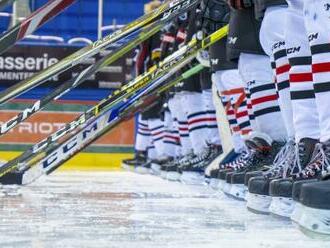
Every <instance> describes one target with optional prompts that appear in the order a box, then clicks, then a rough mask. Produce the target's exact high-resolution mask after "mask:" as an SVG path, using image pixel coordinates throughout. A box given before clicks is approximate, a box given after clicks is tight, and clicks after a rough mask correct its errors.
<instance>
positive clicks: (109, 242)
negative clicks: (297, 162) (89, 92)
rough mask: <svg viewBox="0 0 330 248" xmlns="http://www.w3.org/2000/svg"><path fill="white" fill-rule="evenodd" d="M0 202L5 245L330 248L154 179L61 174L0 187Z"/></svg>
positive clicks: (222, 199) (204, 193)
mask: <svg viewBox="0 0 330 248" xmlns="http://www.w3.org/2000/svg"><path fill="white" fill-rule="evenodd" d="M0 203H1V211H0V221H1V222H0V223H1V224H0V247H37V248H39V247H40V248H43V247H47V248H49V247H61V248H62V247H79V248H80V247H134V248H145V247H185V248H186V247H187V248H190V247H193V248H194V247H217V248H227V247H228V248H236V247H237V248H250V247H251V248H255V247H256V248H258V247H261V248H286V247H290V248H305V247H306V248H307V247H308V248H314V247H315V248H316V247H317V248H321V247H322V248H323V247H330V242H329V241H320V240H315V239H311V238H309V237H307V236H305V235H304V234H303V233H302V232H300V231H299V230H298V229H297V228H296V227H295V226H294V225H292V224H291V222H289V221H285V220H281V219H277V218H274V217H272V216H263V215H256V214H253V213H250V212H248V211H247V210H246V207H245V203H244V202H239V201H236V200H233V199H229V198H228V197H226V196H224V195H223V194H221V193H218V192H215V191H213V190H212V189H209V188H207V187H206V186H187V185H182V184H180V183H173V182H167V181H164V180H162V179H160V178H157V177H155V176H149V175H146V176H142V175H137V174H133V173H126V172H113V173H65V174H62V173H59V174H56V175H54V176H50V177H47V178H44V179H42V180H41V181H39V182H36V183H34V184H33V185H30V186H28V187H24V188H15V187H10V188H6V189H2V197H1V198H0Z"/></svg>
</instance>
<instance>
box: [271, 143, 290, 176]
mask: <svg viewBox="0 0 330 248" xmlns="http://www.w3.org/2000/svg"><path fill="white" fill-rule="evenodd" d="M294 161H295V144H294V142H293V141H291V140H290V141H288V142H287V143H286V144H285V146H283V147H282V149H281V150H280V151H279V153H278V154H277V155H276V157H275V159H274V162H273V166H272V168H270V170H268V171H267V172H266V177H273V176H277V175H280V174H282V175H283V177H284V178H285V177H286V176H287V175H286V174H287V171H288V170H289V168H290V167H292V165H293V164H294Z"/></svg>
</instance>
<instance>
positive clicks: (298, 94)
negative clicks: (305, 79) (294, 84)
mask: <svg viewBox="0 0 330 248" xmlns="http://www.w3.org/2000/svg"><path fill="white" fill-rule="evenodd" d="M290 95H291V100H303V99H313V98H315V93H314V90H301V91H291V92H290Z"/></svg>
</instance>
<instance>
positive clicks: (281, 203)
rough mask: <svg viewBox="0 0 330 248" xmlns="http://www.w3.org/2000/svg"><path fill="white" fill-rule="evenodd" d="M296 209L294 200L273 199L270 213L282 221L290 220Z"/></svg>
mask: <svg viewBox="0 0 330 248" xmlns="http://www.w3.org/2000/svg"><path fill="white" fill-rule="evenodd" d="M293 209H294V204H293V200H292V198H284V197H272V202H271V204H270V206H269V211H270V212H271V214H272V215H273V216H277V217H278V218H282V219H290V217H291V215H292V213H293Z"/></svg>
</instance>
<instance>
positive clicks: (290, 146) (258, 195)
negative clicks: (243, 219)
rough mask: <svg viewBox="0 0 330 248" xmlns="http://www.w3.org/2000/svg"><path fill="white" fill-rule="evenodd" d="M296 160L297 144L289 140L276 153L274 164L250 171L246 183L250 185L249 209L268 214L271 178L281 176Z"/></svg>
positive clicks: (248, 195)
mask: <svg viewBox="0 0 330 248" xmlns="http://www.w3.org/2000/svg"><path fill="white" fill-rule="evenodd" d="M294 161H295V144H294V142H293V141H288V142H287V143H286V145H285V146H283V147H282V149H281V150H280V151H279V153H278V154H277V155H276V157H275V159H274V162H273V164H272V166H271V167H270V168H269V169H268V170H265V171H254V172H248V173H246V175H245V185H246V186H247V187H248V191H249V192H248V194H247V207H248V209H249V210H251V211H253V212H256V213H260V214H268V213H269V207H270V204H271V200H272V198H271V197H270V195H269V185H270V182H271V180H273V179H275V178H281V177H282V176H283V175H284V171H285V170H287V169H288V168H290V167H292V166H293V164H294Z"/></svg>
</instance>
